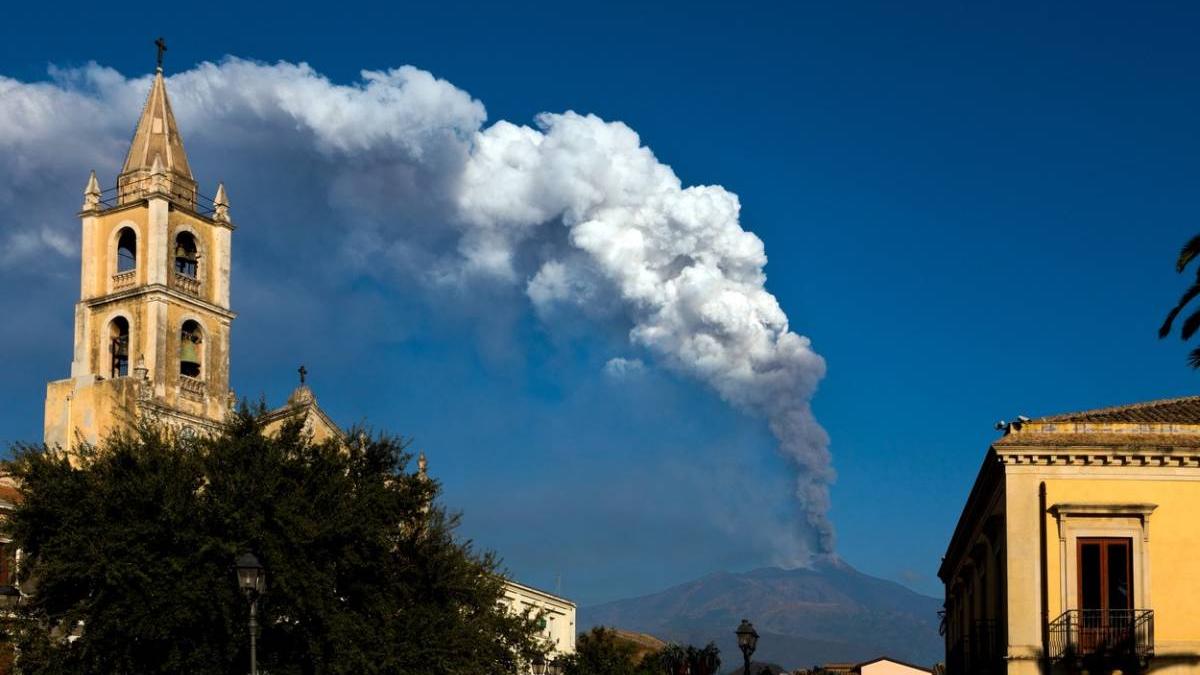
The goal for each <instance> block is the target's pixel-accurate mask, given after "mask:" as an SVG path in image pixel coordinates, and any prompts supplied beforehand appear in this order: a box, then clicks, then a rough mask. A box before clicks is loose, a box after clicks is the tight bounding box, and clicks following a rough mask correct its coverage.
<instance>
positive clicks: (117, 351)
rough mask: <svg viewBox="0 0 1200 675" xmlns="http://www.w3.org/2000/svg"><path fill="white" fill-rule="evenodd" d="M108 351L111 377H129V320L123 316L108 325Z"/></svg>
mask: <svg viewBox="0 0 1200 675" xmlns="http://www.w3.org/2000/svg"><path fill="white" fill-rule="evenodd" d="M108 351H109V354H110V355H111V357H112V370H111V375H112V377H114V378H116V377H125V376H127V375H129V320H128V319H126V318H125V317H123V316H118V317H117V318H115V319H113V320H112V322H110V323H109V324H108Z"/></svg>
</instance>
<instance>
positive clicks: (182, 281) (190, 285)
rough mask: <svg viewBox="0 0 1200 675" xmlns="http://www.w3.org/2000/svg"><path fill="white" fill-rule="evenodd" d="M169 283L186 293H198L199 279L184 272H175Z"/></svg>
mask: <svg viewBox="0 0 1200 675" xmlns="http://www.w3.org/2000/svg"><path fill="white" fill-rule="evenodd" d="M173 282H174V283H172V284H171V285H172V286H174V287H175V288H177V289H179V290H181V291H183V292H184V293H187V294H188V295H195V296H199V295H200V280H199V279H197V278H195V277H189V276H188V275H186V274H180V273H179V272H176V273H175V275H174V277H173Z"/></svg>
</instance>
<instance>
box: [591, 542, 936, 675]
mask: <svg viewBox="0 0 1200 675" xmlns="http://www.w3.org/2000/svg"><path fill="white" fill-rule="evenodd" d="M940 608H941V602H940V601H939V600H936V599H934V598H931V597H928V596H925V595H920V594H918V593H915V592H913V591H911V590H909V589H907V588H905V587H903V586H901V585H899V584H896V583H893V582H891V581H886V580H884V579H878V578H876V577H872V576H868V575H866V574H863V573H861V572H859V571H857V570H855V569H854V568H853V567H850V566H849V565H847V564H846V563H844V562H840V561H832V562H823V563H818V564H817V565H816V566H814V567H813V568H812V569H794V570H783V569H779V568H774V567H773V568H764V569H758V570H754V571H751V572H745V573H742V574H732V573H729V572H718V573H716V574H710V575H708V576H706V577H703V578H700V579H696V580H695V581H691V582H688V583H685V584H681V585H679V586H675V587H673V588H669V589H667V590H665V591H662V592H659V593H654V594H652V595H646V596H642V597H639V598H631V599H628V600H618V601H616V602H610V603H606V604H603V605H597V606H595V607H588V608H584V609H583V610H581V611H580V616H579V626H580V628H581V629H584V630H586V629H587V628H590V627H592V626H596V625H604V626H616V627H619V628H623V629H626V630H636V631H641V632H646V633H650V634H652V635H655V636H657V637H660V638H662V639H664V640H671V641H675V642H687V643H691V644H696V645H703V644H705V643H707V642H708V641H709V640H713V641H715V642H716V643H717V645H718V646H719V647H720V648H721V657H722V661H723V662H724V664H725V666H727V667H729V668H732V667H735V666H737V665H739V664H740V663H741V653H740V652H739V651H738V649H737V646H736V644H735V643H734V637H733V630H734V628H736V627H737V625H738V622H739V621H741V619H742V618H748V619H750V621H751V622H753V623H754V626H755V628H756V629H757V630H758V633H759V635H760V637H759V643H758V651H756V652H755V654H754V656H755V660H756V661H759V660H761V661H774V662H777V663H782V664H783V665H785V666H789V667H801V666H808V665H812V664H814V663H826V662H833V661H840V662H846V661H852V662H858V661H865V660H868V659H871V658H874V657H876V656H881V655H887V656H891V657H894V658H898V659H902V660H905V661H910V662H913V663H917V664H930V665H932V664H933V663H934V662H935V661H939V660H941V658H942V641H941V638H940V637H938V634H937V622H938V617H937V612H938V610H939V609H940Z"/></svg>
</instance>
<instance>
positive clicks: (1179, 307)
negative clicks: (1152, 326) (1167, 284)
mask: <svg viewBox="0 0 1200 675" xmlns="http://www.w3.org/2000/svg"><path fill="white" fill-rule="evenodd" d="M1198 295H1200V280H1197V281H1196V282H1194V283H1193V284H1192V285H1191V286H1190V287H1189V288H1188V289H1187V290H1186V291H1184V292H1183V296H1182V297H1180V298H1179V303H1178V304H1176V305H1175V307H1174V308H1173V309H1172V310H1171V311H1170V313H1168V314H1167V319H1166V320H1165V321H1163V325H1162V327H1161V328H1159V329H1158V337H1159V338H1160V339H1161V338H1165V337H1167V336H1168V335H1170V334H1171V325H1172V324H1173V323H1175V318H1176V317H1177V316H1179V313H1180V312H1182V311H1183V308H1184V307H1186V306H1187V304H1188V303H1189V302H1191V301H1192V300H1194V299H1195V298H1196V296H1198Z"/></svg>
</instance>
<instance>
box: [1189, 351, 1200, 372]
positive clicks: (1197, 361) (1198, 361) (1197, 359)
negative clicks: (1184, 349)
mask: <svg viewBox="0 0 1200 675" xmlns="http://www.w3.org/2000/svg"><path fill="white" fill-rule="evenodd" d="M1188 365H1189V366H1191V367H1192V368H1196V369H1198V370H1200V347H1196V348H1195V349H1193V350H1192V352H1191V353H1190V354H1188Z"/></svg>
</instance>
